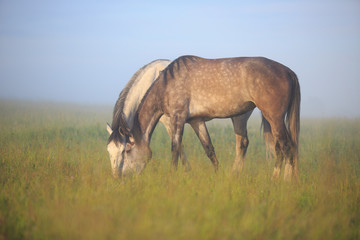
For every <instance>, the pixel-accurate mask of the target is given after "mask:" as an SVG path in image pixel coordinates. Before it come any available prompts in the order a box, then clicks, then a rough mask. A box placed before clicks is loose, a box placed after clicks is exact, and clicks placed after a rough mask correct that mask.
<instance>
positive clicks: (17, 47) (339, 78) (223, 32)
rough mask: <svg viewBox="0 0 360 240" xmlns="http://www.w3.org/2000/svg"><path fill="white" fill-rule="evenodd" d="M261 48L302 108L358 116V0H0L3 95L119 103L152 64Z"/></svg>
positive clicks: (232, 54)
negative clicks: (292, 84)
mask: <svg viewBox="0 0 360 240" xmlns="http://www.w3.org/2000/svg"><path fill="white" fill-rule="evenodd" d="M187 54H191V55H198V56H202V57H207V58H219V57H236V56H265V57H268V58H271V59H274V60H276V61H279V62H281V63H283V64H285V65H287V66H289V67H290V68H291V69H293V70H294V71H295V72H296V73H297V75H298V77H299V80H300V85H301V90H302V106H301V107H302V113H303V116H346V117H359V116H360V107H359V106H358V105H359V104H360V94H359V90H360V1H358V0H343V1H332V0H328V1H322V0H312V1H307V0H305V1H300V0H293V1H291V0H290V1H289V0H287V1H271V0H270V1H226V0H224V1H176V2H171V1H127V2H124V1H66V0H65V1H45V0H44V1H38V0H32V1H25V0H24V1H20V0H0V98H2V99H4V98H5V99H6V98H11V99H14V98H15V99H26V100H28V99H29V100H50V101H66V102H79V103H95V104H111V105H113V104H115V101H116V99H117V97H118V94H119V93H120V91H121V90H122V88H123V86H124V85H125V84H126V82H127V81H128V80H129V79H130V77H131V76H132V74H133V73H134V72H135V71H136V70H137V69H138V68H140V67H142V66H143V65H145V64H147V63H148V62H150V61H152V60H155V59H159V58H165V59H175V58H176V57H178V56H181V55H187Z"/></svg>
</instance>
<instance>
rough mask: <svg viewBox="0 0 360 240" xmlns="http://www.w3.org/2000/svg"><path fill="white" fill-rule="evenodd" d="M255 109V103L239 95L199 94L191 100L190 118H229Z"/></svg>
mask: <svg viewBox="0 0 360 240" xmlns="http://www.w3.org/2000/svg"><path fill="white" fill-rule="evenodd" d="M254 107H255V105H254V103H252V102H251V101H249V100H248V99H247V98H244V97H241V96H239V95H238V94H236V95H235V96H233V95H232V94H231V93H229V94H225V95H221V96H219V95H218V94H213V95H208V94H206V95H202V94H199V95H197V96H195V97H192V98H191V101H190V104H189V115H190V118H196V117H204V118H227V117H231V116H235V115H239V114H242V113H245V112H248V111H250V110H252V109H253V108H254Z"/></svg>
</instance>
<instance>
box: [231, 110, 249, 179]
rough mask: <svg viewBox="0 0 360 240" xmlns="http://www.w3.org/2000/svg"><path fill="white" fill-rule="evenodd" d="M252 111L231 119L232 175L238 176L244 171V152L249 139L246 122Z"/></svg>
mask: <svg viewBox="0 0 360 240" xmlns="http://www.w3.org/2000/svg"><path fill="white" fill-rule="evenodd" d="M252 112H253V111H249V112H247V113H245V114H243V115H240V116H236V117H232V118H231V120H232V122H233V126H234V132H235V136H236V149H235V150H236V156H235V161H234V164H233V167H232V173H233V174H235V175H238V174H239V173H240V172H242V171H243V169H244V163H245V156H246V151H247V148H248V146H249V138H248V135H247V121H248V120H249V117H250V115H251V113H252Z"/></svg>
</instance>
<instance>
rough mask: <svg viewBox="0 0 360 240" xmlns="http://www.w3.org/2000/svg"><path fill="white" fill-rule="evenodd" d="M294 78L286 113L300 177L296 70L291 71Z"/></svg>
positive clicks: (296, 169) (296, 170) (295, 170)
mask: <svg viewBox="0 0 360 240" xmlns="http://www.w3.org/2000/svg"><path fill="white" fill-rule="evenodd" d="M291 78H292V80H293V86H292V94H291V96H292V98H291V101H290V104H289V107H288V110H287V114H286V120H285V121H286V125H287V128H288V131H289V134H290V138H291V140H292V142H293V144H294V156H293V157H294V158H293V159H294V177H295V178H297V177H298V161H299V156H298V155H299V154H298V152H299V134H300V101H301V96H300V85H299V81H298V78H297V76H296V74H295V73H294V72H291Z"/></svg>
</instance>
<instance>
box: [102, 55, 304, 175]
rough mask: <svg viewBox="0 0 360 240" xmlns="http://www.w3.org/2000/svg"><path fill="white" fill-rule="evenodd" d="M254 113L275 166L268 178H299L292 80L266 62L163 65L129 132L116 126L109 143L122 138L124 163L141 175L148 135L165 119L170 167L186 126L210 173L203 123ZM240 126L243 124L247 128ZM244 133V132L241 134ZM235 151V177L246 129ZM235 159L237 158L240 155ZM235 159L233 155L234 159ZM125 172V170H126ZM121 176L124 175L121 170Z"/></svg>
mask: <svg viewBox="0 0 360 240" xmlns="http://www.w3.org/2000/svg"><path fill="white" fill-rule="evenodd" d="M255 107H258V108H259V109H260V110H261V112H262V114H263V121H264V122H265V124H264V126H265V125H267V126H268V128H269V129H271V130H270V131H271V135H272V142H273V148H274V149H275V155H276V158H277V160H276V164H275V168H274V172H273V177H274V178H277V177H278V176H279V175H280V169H281V166H282V162H283V160H284V159H285V174H284V178H285V179H289V178H290V177H291V176H292V175H294V176H295V178H297V176H298V164H297V163H298V138H299V130H300V86H299V82H298V79H297V77H296V74H295V73H294V72H293V71H291V70H290V69H289V68H287V67H286V66H284V65H282V64H280V63H277V62H275V61H272V60H269V59H266V58H261V57H257V58H224V59H204V58H200V57H195V56H183V57H180V58H178V59H176V60H175V61H173V62H172V63H171V64H170V65H168V66H167V67H166V68H165V69H164V70H163V71H162V72H161V73H160V75H159V77H158V79H157V80H156V81H155V82H154V84H153V85H152V86H151V87H150V89H149V90H148V91H147V93H146V94H145V96H144V98H143V99H142V102H141V104H140V106H139V108H138V111H137V113H136V115H135V118H134V124H133V126H132V127H131V128H129V127H128V126H127V125H126V124H121V123H122V122H123V121H119V123H120V125H119V126H118V127H119V131H113V133H112V134H111V136H110V138H109V143H111V142H112V141H115V142H116V139H118V138H120V137H121V138H123V139H125V141H126V144H127V146H128V147H127V150H126V155H125V156H124V162H131V163H132V164H133V165H134V166H136V167H135V168H136V169H138V168H140V169H142V168H144V167H145V165H146V162H147V161H148V160H149V159H150V158H151V150H150V147H149V144H150V139H151V135H152V132H153V130H154V128H155V126H156V124H157V122H158V121H159V119H160V117H161V116H163V115H165V116H167V117H169V118H170V123H171V134H172V143H171V151H172V163H173V166H174V168H176V167H177V163H178V158H179V155H180V150H181V141H182V135H183V130H184V124H185V123H186V122H187V123H190V124H191V126H192V127H193V129H194V130H195V132H196V134H197V136H198V137H199V139H200V142H201V143H202V145H203V147H204V149H205V151H206V153H207V155H208V157H209V158H210V160H211V162H212V163H213V165H214V167H215V170H216V169H217V168H218V160H217V158H216V155H215V151H214V147H213V145H212V143H211V140H210V137H209V134H208V131H207V128H206V125H205V121H208V120H211V119H213V118H228V117H231V118H233V121H234V120H236V118H240V119H241V118H245V119H246V121H247V118H248V117H249V116H250V114H251V112H252V111H253V109H254V108H255ZM246 121H243V122H246ZM244 129H245V130H244ZM235 132H236V134H237V140H238V139H239V141H238V143H237V150H238V149H240V150H239V153H241V154H242V156H240V157H239V158H237V159H236V160H235V163H234V166H233V169H234V170H235V171H240V170H241V169H242V165H243V157H244V155H245V153H246V148H247V145H248V138H247V134H246V127H245V128H242V129H240V130H239V131H238V132H237V129H236V127H235ZM241 154H239V155H241ZM237 155H238V154H237ZM128 170H129V169H128ZM123 172H124V170H123Z"/></svg>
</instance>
